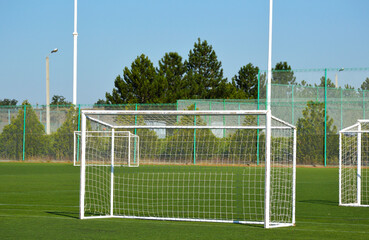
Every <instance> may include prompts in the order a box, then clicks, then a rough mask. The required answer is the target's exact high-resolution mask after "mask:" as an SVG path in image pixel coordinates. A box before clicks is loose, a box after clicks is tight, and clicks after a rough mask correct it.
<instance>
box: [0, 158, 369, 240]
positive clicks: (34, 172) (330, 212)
mask: <svg viewBox="0 0 369 240" xmlns="http://www.w3.org/2000/svg"><path fill="white" fill-rule="evenodd" d="M0 190H1V191H0V239H160V240H163V239H368V236H369V208H351V207H339V206H338V169H337V168H298V169H297V194H296V195H297V202H296V227H289V228H278V229H263V228H262V227H260V226H254V225H240V224H220V223H192V222H170V221H148V220H128V219H93V220H79V219H78V214H79V213H78V211H79V208H78V204H79V167H73V166H72V165H71V164H56V163H0Z"/></svg>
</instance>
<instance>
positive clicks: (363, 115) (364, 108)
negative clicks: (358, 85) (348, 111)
mask: <svg viewBox="0 0 369 240" xmlns="http://www.w3.org/2000/svg"><path fill="white" fill-rule="evenodd" d="M362 92H363V119H365V90H363V91H362Z"/></svg>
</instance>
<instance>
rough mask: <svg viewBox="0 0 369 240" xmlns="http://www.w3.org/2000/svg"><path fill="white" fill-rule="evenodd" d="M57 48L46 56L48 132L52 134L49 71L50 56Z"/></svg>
mask: <svg viewBox="0 0 369 240" xmlns="http://www.w3.org/2000/svg"><path fill="white" fill-rule="evenodd" d="M57 51H58V49H57V48H55V49H54V50H52V51H51V52H50V53H49V55H47V56H46V134H50V73H49V56H50V54H52V53H56V52H57Z"/></svg>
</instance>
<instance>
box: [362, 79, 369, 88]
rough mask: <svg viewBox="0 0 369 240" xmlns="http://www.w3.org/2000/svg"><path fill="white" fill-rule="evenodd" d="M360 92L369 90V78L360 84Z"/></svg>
mask: <svg viewBox="0 0 369 240" xmlns="http://www.w3.org/2000/svg"><path fill="white" fill-rule="evenodd" d="M360 89H361V90H369V77H367V78H366V79H365V81H364V82H363V83H362V84H361V87H360Z"/></svg>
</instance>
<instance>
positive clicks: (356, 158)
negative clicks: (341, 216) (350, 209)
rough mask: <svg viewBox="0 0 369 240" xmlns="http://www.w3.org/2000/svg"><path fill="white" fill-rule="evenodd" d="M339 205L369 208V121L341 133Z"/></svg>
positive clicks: (360, 121) (359, 123)
mask: <svg viewBox="0 0 369 240" xmlns="http://www.w3.org/2000/svg"><path fill="white" fill-rule="evenodd" d="M339 141H340V157H339V204H340V205H341V206H359V207H369V120H358V122H357V123H356V124H354V125H352V126H350V127H347V128H345V129H343V130H341V131H340V139H339Z"/></svg>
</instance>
